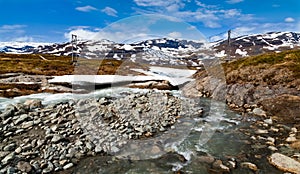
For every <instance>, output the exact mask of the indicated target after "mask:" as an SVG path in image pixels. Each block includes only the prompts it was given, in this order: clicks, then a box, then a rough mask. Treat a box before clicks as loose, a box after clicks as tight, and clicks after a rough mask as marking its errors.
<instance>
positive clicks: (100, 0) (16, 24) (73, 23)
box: [0, 0, 300, 43]
mask: <svg viewBox="0 0 300 174" xmlns="http://www.w3.org/2000/svg"><path fill="white" fill-rule="evenodd" d="M0 7H1V10H0V41H2V42H3V41H20V42H57V43H59V42H67V41H69V40H70V36H71V34H76V35H78V38H79V39H83V40H85V39H109V40H113V41H115V42H126V41H128V40H135V39H136V38H137V37H150V36H151V35H155V36H164V37H173V38H188V39H193V40H198V39H200V38H201V37H204V38H205V39H207V40H218V39H222V38H225V37H226V32H227V31H228V30H232V37H237V36H240V35H246V34H257V33H265V32H271V31H293V32H300V10H299V9H300V1H299V0H224V1H223V0H215V1H212V0H0Z"/></svg>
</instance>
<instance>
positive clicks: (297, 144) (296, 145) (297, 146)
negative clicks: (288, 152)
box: [290, 141, 300, 150]
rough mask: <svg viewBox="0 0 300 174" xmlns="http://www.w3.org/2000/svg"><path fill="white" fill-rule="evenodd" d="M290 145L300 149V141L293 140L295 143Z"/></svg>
mask: <svg viewBox="0 0 300 174" xmlns="http://www.w3.org/2000/svg"><path fill="white" fill-rule="evenodd" d="M290 147H291V148H293V149H297V150H300V141H296V142H293V143H292V144H291V145H290Z"/></svg>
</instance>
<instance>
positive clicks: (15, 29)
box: [0, 24, 27, 35]
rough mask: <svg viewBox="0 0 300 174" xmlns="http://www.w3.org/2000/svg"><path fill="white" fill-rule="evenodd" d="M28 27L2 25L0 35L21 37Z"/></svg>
mask: <svg viewBox="0 0 300 174" xmlns="http://www.w3.org/2000/svg"><path fill="white" fill-rule="evenodd" d="M26 27H27V26H26V25H18V24H16V25H2V26H0V34H1V33H2V34H3V33H11V34H13V35H20V34H24V33H25V30H24V29H25V28H26Z"/></svg>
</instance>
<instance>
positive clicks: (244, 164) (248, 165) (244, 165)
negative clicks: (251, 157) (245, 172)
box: [241, 162, 258, 172]
mask: <svg viewBox="0 0 300 174" xmlns="http://www.w3.org/2000/svg"><path fill="white" fill-rule="evenodd" d="M241 167H242V168H247V169H250V170H252V171H254V172H256V171H257V170H258V168H257V166H256V165H255V164H253V163H250V162H242V163H241Z"/></svg>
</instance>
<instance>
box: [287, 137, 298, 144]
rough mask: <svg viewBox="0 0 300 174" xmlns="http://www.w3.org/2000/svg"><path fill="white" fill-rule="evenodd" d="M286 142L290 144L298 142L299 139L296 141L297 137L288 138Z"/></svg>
mask: <svg viewBox="0 0 300 174" xmlns="http://www.w3.org/2000/svg"><path fill="white" fill-rule="evenodd" d="M285 141H286V142H288V143H292V142H296V141H297V139H296V137H288V138H287V139H286V140H285Z"/></svg>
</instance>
